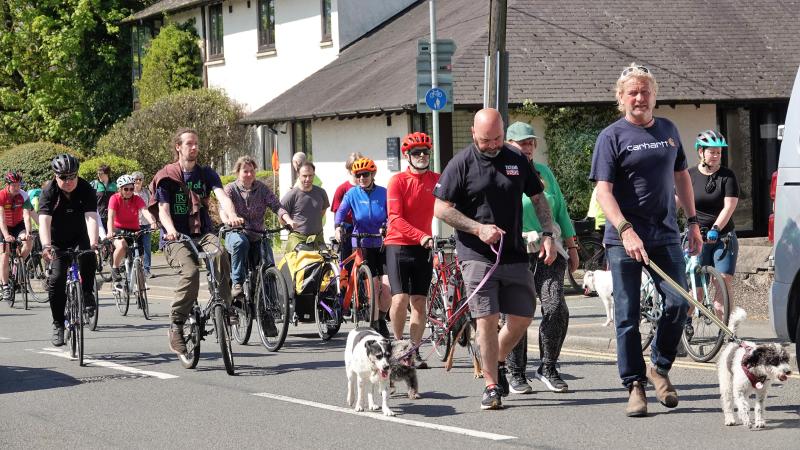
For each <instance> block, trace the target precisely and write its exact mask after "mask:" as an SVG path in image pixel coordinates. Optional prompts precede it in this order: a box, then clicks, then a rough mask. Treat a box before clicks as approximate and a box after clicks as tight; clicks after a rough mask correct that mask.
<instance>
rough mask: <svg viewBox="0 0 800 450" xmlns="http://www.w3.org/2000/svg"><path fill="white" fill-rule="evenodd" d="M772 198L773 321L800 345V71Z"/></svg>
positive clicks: (782, 335)
mask: <svg viewBox="0 0 800 450" xmlns="http://www.w3.org/2000/svg"><path fill="white" fill-rule="evenodd" d="M770 195H771V196H772V199H773V201H774V204H773V210H774V214H773V215H772V216H771V217H770V223H769V236H770V240H771V241H772V242H773V258H774V267H775V279H774V281H773V282H772V289H771V290H770V302H769V314H770V320H771V321H772V327H773V328H774V329H775V333H776V334H777V335H778V337H779V338H781V339H784V340H786V339H791V340H792V341H793V342H797V341H800V70H798V73H797V77H796V78H795V81H794V87H793V88H792V97H791V99H790V100H789V109H788V110H787V112H786V123H785V125H784V127H783V142H782V143H781V152H780V160H779V161H778V170H777V171H775V173H774V174H772V185H771V186H770ZM798 344H799V345H796V348H797V352H798V355H797V359H798V360H800V342H798Z"/></svg>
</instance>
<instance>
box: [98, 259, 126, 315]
mask: <svg viewBox="0 0 800 450" xmlns="http://www.w3.org/2000/svg"><path fill="white" fill-rule="evenodd" d="M109 247H111V244H110V243H109V244H105V245H102V246H100V258H99V261H98V264H97V273H99V274H100V278H101V279H102V280H103V281H105V282H106V283H108V282H109V281H111V256H112V255H113V253H114V250H113V249H111V248H109ZM106 267H107V268H108V270H104V268H106ZM126 314H127V312H126ZM124 315H125V314H123V316H124Z"/></svg>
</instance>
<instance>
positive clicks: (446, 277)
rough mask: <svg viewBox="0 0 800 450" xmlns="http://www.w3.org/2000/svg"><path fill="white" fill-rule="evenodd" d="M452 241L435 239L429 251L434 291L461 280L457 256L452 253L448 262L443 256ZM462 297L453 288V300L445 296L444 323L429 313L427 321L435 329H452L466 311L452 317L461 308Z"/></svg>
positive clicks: (461, 293)
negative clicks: (452, 281)
mask: <svg viewBox="0 0 800 450" xmlns="http://www.w3.org/2000/svg"><path fill="white" fill-rule="evenodd" d="M453 241H454V240H453V239H452V238H450V239H437V240H434V248H433V249H431V255H432V258H433V272H434V277H433V279H432V280H431V283H433V284H434V285H435V286H434V290H435V291H440V290H441V289H443V288H446V287H449V286H450V285H452V283H451V280H454V281H455V282H458V281H459V279H460V278H461V269H460V267H459V266H458V256H457V255H456V254H455V252H454V253H453V256H452V257H451V258H450V261H449V262H448V261H447V256H446V255H445V252H444V249H445V246H447V245H454V242H453ZM462 295H463V292H461V290H460V289H457V288H456V287H455V286H454V289H453V298H452V299H451V298H450V296H449V295H446V296H445V299H446V304H445V317H446V321H445V322H443V321H441V320H439V319H437V318H436V317H434V316H432V315H431V314H430V312H429V313H428V320H430V321H431V322H432V323H433V324H434V325H436V326H437V327H440V328H441V327H445V328H449V327H452V325H453V323H455V321H456V320H458V318H459V317H460V316H461V315H462V314H464V312H465V311H466V309H465V310H464V311H462V312H461V313H459V314H458V317H454V316H455V314H456V312H457V311H458V309H459V308H460V306H461V302H462Z"/></svg>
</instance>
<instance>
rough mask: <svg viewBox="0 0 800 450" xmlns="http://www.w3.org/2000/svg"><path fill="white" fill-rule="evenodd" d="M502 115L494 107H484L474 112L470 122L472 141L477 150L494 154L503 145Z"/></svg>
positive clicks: (490, 154) (489, 154)
mask: <svg viewBox="0 0 800 450" xmlns="http://www.w3.org/2000/svg"><path fill="white" fill-rule="evenodd" d="M503 128H504V125H503V117H502V116H501V115H500V112H499V111H497V110H496V109H494V108H484V109H482V110H480V111H478V112H477V113H475V120H474V121H473V123H472V141H473V142H474V143H475V146H476V147H477V148H478V150H479V151H480V152H482V153H484V154H486V155H488V156H496V155H497V154H498V153H499V151H500V149H501V148H502V147H503V136H504V134H503Z"/></svg>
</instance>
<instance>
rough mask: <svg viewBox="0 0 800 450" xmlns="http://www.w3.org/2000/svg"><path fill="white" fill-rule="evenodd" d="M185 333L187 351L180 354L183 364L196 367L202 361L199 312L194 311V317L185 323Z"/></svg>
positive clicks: (192, 367) (191, 367)
mask: <svg viewBox="0 0 800 450" xmlns="http://www.w3.org/2000/svg"><path fill="white" fill-rule="evenodd" d="M183 335H184V337H185V339H186V353H184V354H182V355H178V359H180V361H181V365H182V366H183V367H184V368H186V369H194V368H195V367H197V362H198V361H200V339H201V336H200V321H199V317H198V314H197V312H196V310H195V311H193V312H192V317H191V318H189V319H188V320H187V321H186V322H185V323H184V324H183Z"/></svg>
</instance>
